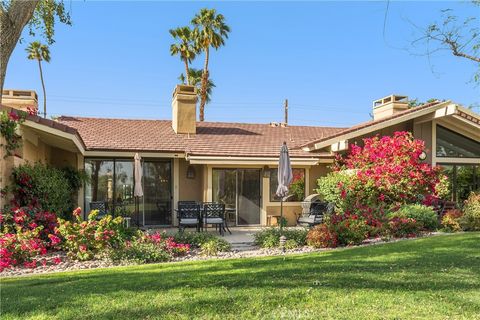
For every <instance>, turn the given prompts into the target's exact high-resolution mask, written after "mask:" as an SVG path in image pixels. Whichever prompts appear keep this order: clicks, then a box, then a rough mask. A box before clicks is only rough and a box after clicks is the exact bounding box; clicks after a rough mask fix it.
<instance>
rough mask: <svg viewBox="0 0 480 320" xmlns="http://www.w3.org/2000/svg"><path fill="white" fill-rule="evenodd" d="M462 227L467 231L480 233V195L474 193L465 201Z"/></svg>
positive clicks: (461, 220) (461, 219) (461, 221)
mask: <svg viewBox="0 0 480 320" xmlns="http://www.w3.org/2000/svg"><path fill="white" fill-rule="evenodd" d="M460 225H461V226H462V229H463V230H465V231H480V193H474V192H472V193H471V194H470V196H469V197H468V199H467V200H465V205H464V206H463V217H461V218H460Z"/></svg>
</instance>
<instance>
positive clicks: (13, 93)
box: [2, 89, 38, 111]
mask: <svg viewBox="0 0 480 320" xmlns="http://www.w3.org/2000/svg"><path fill="white" fill-rule="evenodd" d="M2 105H4V106H7V107H10V108H14V109H18V110H22V111H27V108H33V109H35V110H38V96H37V93H36V92H35V91H32V90H11V89H5V90H3V92H2Z"/></svg>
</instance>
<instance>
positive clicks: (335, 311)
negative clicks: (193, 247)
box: [0, 232, 480, 320]
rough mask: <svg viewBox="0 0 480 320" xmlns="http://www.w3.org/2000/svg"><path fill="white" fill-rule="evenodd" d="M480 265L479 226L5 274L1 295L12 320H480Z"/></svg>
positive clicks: (5, 316) (5, 315)
mask: <svg viewBox="0 0 480 320" xmlns="http://www.w3.org/2000/svg"><path fill="white" fill-rule="evenodd" d="M479 263H480V233H473V232H470V233H462V234H452V235H444V236H433V237H428V238H421V239H415V240H407V241H400V242H395V243H387V244H383V245H376V246H367V247H355V248H348V249H339V250H331V251H326V252H321V253H314V254H312V253H310V254H307V255H286V256H284V257H283V256H280V257H266V258H252V259H230V260H208V261H195V262H180V263H174V264H171V263H169V264H150V265H145V266H129V267H121V268H118V267H117V268H109V269H97V270H88V271H77V272H68V273H58V274H51V275H43V276H33V277H19V278H10V279H2V295H1V298H0V299H1V305H2V319H5V320H10V319H132V318H136V319H192V318H202V319H258V318H263V319H299V318H301V319H339V318H341V319H447V318H448V319H476V318H478V315H479V314H480V290H479V289H480V269H479V268H478V265H479ZM99 299H101V300H99ZM100 301H105V303H99V302H100ZM78 310H82V312H78Z"/></svg>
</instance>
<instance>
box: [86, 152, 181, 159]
mask: <svg viewBox="0 0 480 320" xmlns="http://www.w3.org/2000/svg"><path fill="white" fill-rule="evenodd" d="M135 153H138V154H139V155H140V157H142V159H143V158H173V159H176V158H179V159H180V158H183V157H184V156H185V154H184V153H162V152H136V151H85V152H84V155H85V157H113V158H133V157H134V156H135Z"/></svg>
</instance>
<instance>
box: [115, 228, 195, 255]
mask: <svg viewBox="0 0 480 320" xmlns="http://www.w3.org/2000/svg"><path fill="white" fill-rule="evenodd" d="M189 251H190V245H189V244H183V243H177V242H175V240H173V237H168V236H167V235H166V234H165V233H158V232H157V233H153V234H148V233H146V232H142V231H138V232H137V233H136V235H135V236H134V237H132V238H131V240H126V241H124V242H123V243H122V244H121V245H120V246H118V247H117V248H109V249H108V250H107V256H108V257H109V258H110V259H111V260H113V261H128V262H134V263H151V262H163V261H170V260H171V259H172V258H173V257H176V256H183V255H185V254H187V253H188V252H189Z"/></svg>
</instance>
